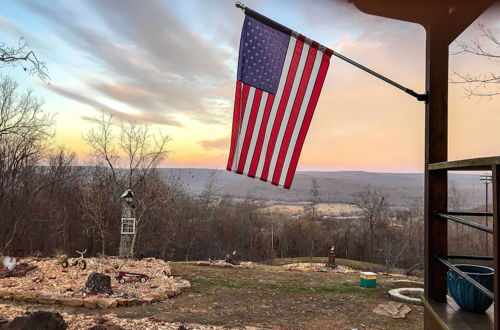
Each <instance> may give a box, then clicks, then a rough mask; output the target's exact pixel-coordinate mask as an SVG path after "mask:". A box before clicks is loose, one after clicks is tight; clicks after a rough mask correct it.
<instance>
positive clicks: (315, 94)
mask: <svg viewBox="0 0 500 330" xmlns="http://www.w3.org/2000/svg"><path fill="white" fill-rule="evenodd" d="M329 65H330V56H328V55H326V54H323V59H322V60H321V66H320V68H319V72H318V77H317V78H316V83H315V84H314V89H313V91H312V95H311V99H310V101H309V105H308V106H307V112H306V115H305V117H304V122H303V123H302V127H301V129H300V132H299V136H298V138H297V144H296V145H295V150H294V151H293V154H292V159H291V162H290V168H289V169H288V173H287V176H286V180H285V184H284V187H285V188H286V189H290V186H291V185H292V180H293V176H294V174H295V170H296V169H297V163H298V162H299V156H300V152H301V151H302V146H303V145H304V140H305V138H306V134H307V130H308V129H309V125H310V124H311V120H312V116H313V114H314V109H315V108H316V104H317V103H318V99H319V94H320V93H321V88H322V87H323V83H324V81H325V76H326V72H327V71H328V66H329Z"/></svg>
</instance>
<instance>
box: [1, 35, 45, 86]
mask: <svg viewBox="0 0 500 330" xmlns="http://www.w3.org/2000/svg"><path fill="white" fill-rule="evenodd" d="M0 62H1V63H4V65H12V66H17V65H21V66H22V68H23V70H24V71H27V72H29V73H30V74H33V75H37V76H38V77H39V78H40V79H42V80H44V81H45V80H48V79H49V74H48V70H47V66H46V64H45V62H44V61H41V60H40V59H38V57H37V56H36V54H35V52H33V51H32V50H31V49H30V47H29V45H28V43H27V42H26V41H25V40H24V39H23V38H20V39H19V41H18V43H17V45H16V46H13V47H12V46H8V45H7V44H5V43H3V42H2V43H0Z"/></svg>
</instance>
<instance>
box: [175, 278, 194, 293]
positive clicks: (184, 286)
mask: <svg viewBox="0 0 500 330" xmlns="http://www.w3.org/2000/svg"><path fill="white" fill-rule="evenodd" d="M177 287H178V288H179V289H181V291H184V290H187V289H191V283H189V281H186V280H181V281H179V282H178V283H177Z"/></svg>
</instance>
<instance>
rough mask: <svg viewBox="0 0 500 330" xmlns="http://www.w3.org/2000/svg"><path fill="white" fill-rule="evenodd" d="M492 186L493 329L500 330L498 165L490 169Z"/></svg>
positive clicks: (499, 180) (499, 187)
mask: <svg viewBox="0 0 500 330" xmlns="http://www.w3.org/2000/svg"><path fill="white" fill-rule="evenodd" d="M492 172H493V173H492V174H493V175H492V182H491V183H492V186H493V268H494V269H495V278H494V280H493V291H494V294H495V302H494V303H495V327H496V329H498V328H500V274H499V270H500V267H499V266H500V260H499V258H500V241H499V239H498V233H499V231H500V226H499V225H498V221H499V220H500V214H499V213H498V212H499V211H500V205H499V203H500V191H499V189H500V165H494V166H493V168H492Z"/></svg>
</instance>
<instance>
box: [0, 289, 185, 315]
mask: <svg viewBox="0 0 500 330" xmlns="http://www.w3.org/2000/svg"><path fill="white" fill-rule="evenodd" d="M189 287H190V285H185V286H182V287H178V288H175V289H174V290H167V291H164V292H163V291H157V292H154V293H152V294H150V295H148V296H145V297H142V298H133V299H127V298H104V297H96V296H90V297H85V298H83V297H68V296H63V295H55V294H46V293H38V292H36V291H14V290H8V289H0V300H12V301H17V302H24V303H38V304H45V305H63V306H69V307H87V308H101V309H108V308H116V307H126V306H140V305H148V304H153V303H156V302H161V301H164V300H167V299H169V298H173V297H175V296H177V295H179V294H180V293H181V292H182V291H184V290H187V289H189Z"/></svg>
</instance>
